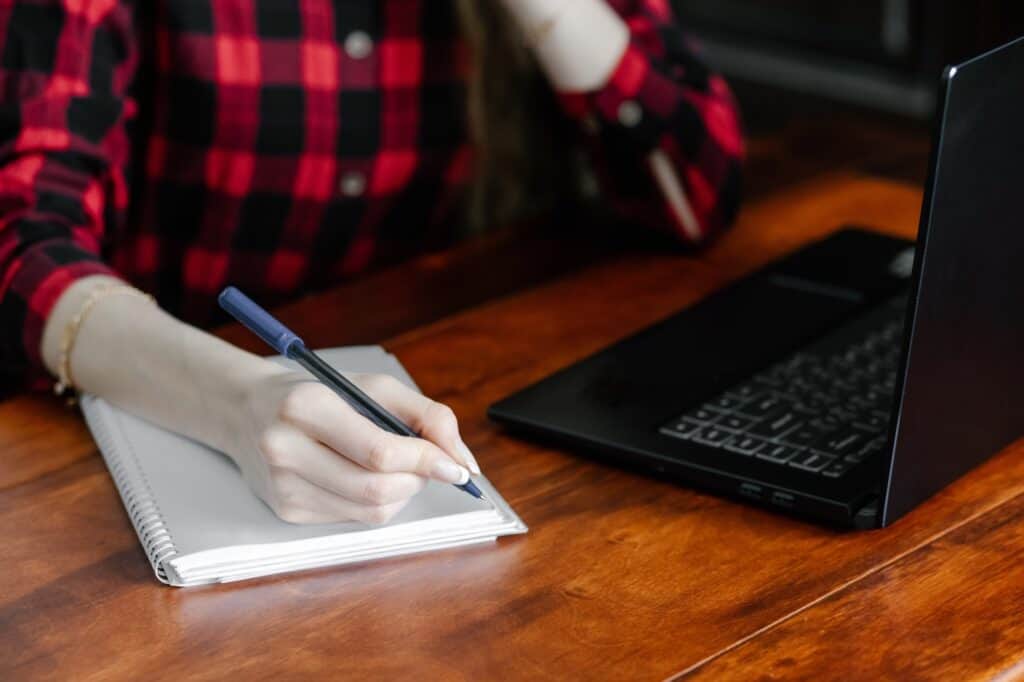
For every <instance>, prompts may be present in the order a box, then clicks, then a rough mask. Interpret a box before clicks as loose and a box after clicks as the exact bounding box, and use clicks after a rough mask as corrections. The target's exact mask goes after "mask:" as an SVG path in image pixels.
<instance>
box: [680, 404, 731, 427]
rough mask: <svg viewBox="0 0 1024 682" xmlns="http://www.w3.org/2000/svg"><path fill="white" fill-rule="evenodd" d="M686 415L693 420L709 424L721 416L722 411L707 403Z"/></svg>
mask: <svg viewBox="0 0 1024 682" xmlns="http://www.w3.org/2000/svg"><path fill="white" fill-rule="evenodd" d="M684 416H685V417H686V418H687V419H692V420H693V421H697V422H701V423H703V424H709V423H711V422H713V421H716V420H717V419H718V418H719V417H721V416H722V413H721V412H719V411H718V410H715V409H711V408H709V407H708V406H707V405H702V406H701V407H698V408H697V409H695V410H691V411H690V412H687V413H686V414H685V415H684Z"/></svg>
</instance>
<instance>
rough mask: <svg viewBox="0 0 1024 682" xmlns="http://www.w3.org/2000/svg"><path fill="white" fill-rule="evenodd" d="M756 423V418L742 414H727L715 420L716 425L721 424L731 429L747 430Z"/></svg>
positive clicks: (724, 427)
mask: <svg viewBox="0 0 1024 682" xmlns="http://www.w3.org/2000/svg"><path fill="white" fill-rule="evenodd" d="M754 423H755V422H754V420H753V419H751V418H750V417H744V416H743V415H740V414H727V415H725V416H724V417H722V418H721V419H719V420H718V421H717V422H715V426H720V427H721V428H723V429H729V430H730V431H746V430H747V429H748V428H749V427H750V425H751V424H754Z"/></svg>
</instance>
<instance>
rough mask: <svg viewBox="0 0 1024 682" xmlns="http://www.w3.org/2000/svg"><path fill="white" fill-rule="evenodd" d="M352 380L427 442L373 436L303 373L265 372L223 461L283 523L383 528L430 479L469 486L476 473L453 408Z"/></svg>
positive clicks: (378, 381) (382, 384) (385, 382)
mask: <svg viewBox="0 0 1024 682" xmlns="http://www.w3.org/2000/svg"><path fill="white" fill-rule="evenodd" d="M349 378H350V379H351V380H352V381H353V382H354V383H355V384H357V385H358V386H359V387H360V388H361V389H362V390H363V391H365V392H366V393H367V394H369V395H370V396H371V397H373V399H374V400H376V401H377V402H379V403H380V404H381V405H382V406H384V407H385V408H386V409H388V410H389V411H391V412H392V413H393V414H395V415H396V416H397V417H398V418H399V419H401V420H402V421H404V422H405V423H406V424H408V425H409V426H410V427H411V428H412V429H413V430H414V431H416V432H417V433H420V434H422V436H423V437H422V438H408V437H405V436H398V435H394V434H391V433H388V432H386V431H384V430H382V429H380V428H378V427H377V426H375V425H374V424H373V423H372V422H370V421H369V420H368V419H366V418H365V417H363V416H362V415H360V414H358V413H357V412H356V411H355V410H353V409H352V408H351V407H350V406H349V405H348V403H346V402H345V401H344V400H342V399H341V398H340V397H338V396H337V395H336V394H335V393H334V392H333V391H331V390H330V389H329V388H327V387H326V386H324V385H322V384H320V383H318V382H315V381H312V380H310V378H309V377H308V376H307V375H305V374H303V373H299V372H293V371H289V370H280V371H272V372H269V373H268V374H267V375H265V376H263V377H262V378H260V379H257V380H256V381H255V383H254V384H253V385H252V386H250V388H249V390H248V391H247V392H246V395H247V397H246V399H245V405H244V407H243V410H242V419H241V425H240V427H239V431H240V433H239V436H240V437H239V438H237V439H236V443H237V444H238V447H237V448H235V449H234V452H229V453H228V454H230V455H231V456H232V458H233V459H234V460H235V462H236V463H237V464H238V466H239V467H240V468H241V470H242V473H243V475H244V477H245V479H246V480H247V481H248V483H249V485H250V486H251V487H252V488H253V490H254V491H255V492H256V494H257V495H259V496H260V497H261V498H262V499H263V500H264V501H265V502H266V503H267V504H268V505H269V506H270V507H271V509H273V510H274V512H275V513H276V514H277V515H278V516H279V517H281V518H282V519H284V520H285V521H289V522H291V523H329V522H338V521H362V522H364V523H372V524H380V523H385V522H387V521H388V520H390V519H391V518H392V517H393V516H394V515H395V514H397V513H398V512H399V511H400V510H401V509H402V508H403V507H404V506H405V505H406V504H407V503H408V502H409V500H410V498H412V496H413V495H415V494H416V493H418V492H419V491H420V490H422V489H423V486H424V485H426V483H427V480H428V479H434V480H437V481H441V482H443V483H465V482H466V480H468V478H469V471H467V469H468V470H471V471H472V472H473V473H479V471H480V469H479V467H478V466H477V464H476V461H475V460H474V459H473V455H472V454H471V453H470V451H469V449H468V448H467V447H466V445H465V444H464V443H463V442H462V438H461V437H460V435H459V428H458V424H457V422H456V419H455V414H454V413H453V412H452V410H451V409H450V408H449V407H447V406H446V405H442V404H441V403H438V402H435V401H433V400H430V399H429V398H426V397H425V396H423V395H420V394H419V393H417V392H415V391H413V390H412V389H410V388H408V387H407V386H405V385H404V384H402V383H401V382H399V381H398V380H397V379H395V378H393V377H390V376H387V375H379V374H356V375H351V376H350V377H349Z"/></svg>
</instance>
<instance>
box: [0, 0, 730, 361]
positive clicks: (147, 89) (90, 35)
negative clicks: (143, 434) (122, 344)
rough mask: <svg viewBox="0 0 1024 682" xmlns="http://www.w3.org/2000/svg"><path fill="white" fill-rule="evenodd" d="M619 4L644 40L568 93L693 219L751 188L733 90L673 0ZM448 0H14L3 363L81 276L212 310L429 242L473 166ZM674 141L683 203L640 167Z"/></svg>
mask: <svg viewBox="0 0 1024 682" xmlns="http://www.w3.org/2000/svg"><path fill="white" fill-rule="evenodd" d="M494 1H497V0H494ZM609 3H610V4H611V5H612V6H613V7H614V8H615V9H616V11H618V12H619V13H620V14H621V15H622V16H623V17H624V18H625V19H626V21H627V22H628V25H629V28H630V31H631V32H632V43H631V45H630V47H629V49H628V51H627V53H626V55H625V56H624V57H623V59H622V61H621V63H620V64H619V66H618V67H617V68H616V70H615V72H614V73H613V75H612V77H611V80H610V81H609V83H608V85H607V86H606V87H605V88H603V89H602V90H600V91H598V92H593V93H588V94H586V95H565V96H563V97H562V98H561V100H562V101H563V102H564V105H565V106H564V110H565V114H566V116H568V117H570V118H578V119H580V120H581V121H582V120H586V121H587V122H588V123H589V125H585V126H581V129H586V130H588V131H590V132H589V134H581V140H582V139H586V140H587V142H586V144H587V145H589V146H590V147H591V148H592V150H593V152H595V156H596V157H599V159H597V160H596V161H595V163H596V164H597V166H598V169H597V170H598V176H599V177H600V178H602V179H603V180H604V183H603V186H602V190H603V194H604V196H605V197H606V198H607V199H608V200H609V201H610V203H612V204H614V205H616V206H618V207H619V208H620V209H621V210H622V211H623V213H624V214H625V215H626V216H627V217H630V218H632V219H634V221H635V222H638V223H646V224H654V225H656V226H659V227H661V228H665V229H671V230H675V231H676V232H678V233H679V234H680V236H681V237H683V238H685V239H688V240H691V241H696V240H700V239H701V238H703V237H704V236H706V235H707V234H709V233H710V232H712V231H714V230H716V229H718V228H720V227H722V226H723V225H725V224H726V223H728V221H729V220H730V219H731V217H732V215H733V213H734V211H735V208H736V204H737V201H738V186H739V159H740V157H741V155H742V142H741V136H740V131H739V123H738V115H737V113H736V109H735V106H734V103H733V100H732V97H731V95H730V93H729V91H728V89H727V87H726V85H725V83H724V82H723V81H722V80H721V78H719V77H718V76H716V75H714V74H711V73H709V72H708V70H707V69H706V68H705V67H704V66H703V65H702V64H701V62H700V61H699V60H698V59H697V58H696V57H695V55H694V54H693V53H692V52H691V50H690V48H689V47H688V45H687V42H686V41H685V40H684V38H683V36H682V34H681V32H680V31H679V29H678V28H677V27H676V26H675V25H674V23H673V21H672V17H671V13H670V10H669V7H668V2H667V0H609ZM451 5H452V3H451V0H429V2H428V0H346V1H345V2H331V1H330V0H301V1H295V2H261V1H258V0H216V2H214V1H213V0H208V1H203V0H164V1H163V2H151V0H146V2H139V3H133V2H127V1H124V0H120V1H119V0H19V1H17V2H14V1H13V0H0V371H2V372H3V373H10V372H16V373H18V374H23V373H24V372H25V371H26V370H30V369H35V370H38V369H39V368H40V358H39V345H40V337H41V332H42V328H43V324H44V321H45V319H46V317H47V315H48V314H49V312H50V309H51V307H52V306H53V304H54V303H55V301H56V300H57V298H58V297H59V296H60V294H61V293H62V292H63V291H64V289H65V288H66V287H67V286H68V285H69V284H70V283H71V282H72V281H74V280H75V279H76V278H79V277H82V276H85V275H90V274H94V273H115V274H117V275H118V276H120V277H122V278H125V279H127V280H128V281H130V282H132V283H134V284H135V285H137V286H139V287H141V288H142V289H144V290H147V291H150V292H152V293H154V294H155V295H156V296H157V298H158V300H159V301H160V303H161V305H163V306H164V307H165V308H166V309H168V310H169V311H171V312H173V313H175V314H177V315H179V316H180V317H182V318H183V319H185V320H188V321H190V322H194V323H197V324H204V323H207V322H209V321H210V320H211V317H212V315H213V313H214V309H215V296H216V294H217V292H218V291H220V289H221V288H222V287H223V286H224V285H225V284H226V283H228V282H230V283H233V284H237V285H238V286H240V287H242V288H243V289H245V290H247V291H248V292H249V293H251V294H253V295H255V296H256V297H257V298H258V299H260V300H261V301H267V302H270V303H274V302H275V301H279V300H282V299H283V298H286V297H287V296H289V295H294V294H295V293H296V292H298V291H301V290H303V289H305V288H310V287H318V286H323V285H325V284H328V283H330V282H333V281H337V280H339V279H341V278H344V277H346V276H349V275H352V274H353V273H357V272H359V271H360V270H362V269H363V268H365V267H366V266H367V265H368V264H370V263H371V262H375V261H380V260H381V259H390V258H394V257H395V256H396V255H397V254H399V253H406V252H411V251H412V250H414V249H415V248H417V246H418V245H420V244H421V243H422V239H423V235H424V234H426V233H428V232H430V230H431V228H432V227H433V226H438V225H442V224H444V223H445V222H446V221H450V220H451V216H450V213H451V211H452V209H453V207H454V205H455V204H456V203H457V197H458V196H459V190H460V189H461V188H463V187H464V185H465V183H466V180H467V177H468V175H469V173H470V172H471V158H472V154H471V149H470V147H469V145H468V142H467V132H466V125H465V115H464V101H463V100H464V96H465V92H464V78H463V75H464V73H465V71H466V69H465V62H466V59H465V55H464V52H465V50H464V49H463V47H462V43H461V41H460V40H459V39H458V34H457V23H456V20H455V17H454V10H453V7H452V6H451ZM595 124H596V125H595ZM659 149H660V150H661V151H662V152H663V154H662V157H663V160H665V159H667V160H668V162H669V164H668V165H669V169H670V173H674V175H675V177H676V178H678V180H679V186H680V187H682V188H684V193H685V197H686V199H687V202H688V208H687V211H686V212H685V213H686V215H683V216H682V218H687V217H688V218H689V220H683V219H682V218H681V214H680V211H679V207H678V201H677V202H676V204H675V206H673V205H672V203H671V202H667V201H665V200H663V198H662V193H661V192H660V191H659V189H658V188H657V183H655V182H654V181H653V179H652V180H651V181H648V182H642V183H637V182H636V178H637V177H638V176H639V177H643V176H647V177H650V172H651V170H650V165H649V157H650V155H651V152H652V151H654V150H659ZM662 165H664V164H662ZM662 171H664V168H662ZM677 196H678V193H677ZM695 226H696V231H695V229H694V228H695Z"/></svg>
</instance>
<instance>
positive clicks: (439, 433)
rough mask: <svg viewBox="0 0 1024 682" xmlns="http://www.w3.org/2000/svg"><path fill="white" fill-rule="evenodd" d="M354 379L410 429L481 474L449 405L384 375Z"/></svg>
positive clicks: (370, 375) (475, 472)
mask: <svg viewBox="0 0 1024 682" xmlns="http://www.w3.org/2000/svg"><path fill="white" fill-rule="evenodd" d="M353 381H355V383H357V384H358V385H359V387H360V388H362V389H363V390H364V391H366V392H367V393H368V394H370V396H371V397H372V398H373V399H374V400H376V401H377V402H379V403H380V404H381V405H383V406H384V407H385V408H386V409H387V410H389V411H391V412H392V413H393V414H394V415H395V416H396V417H398V418H399V419H401V420H402V421H404V422H405V423H406V424H408V425H409V426H410V427H411V428H412V430H413V431H415V432H416V433H418V434H420V435H421V436H422V437H424V438H426V439H428V440H430V441H432V442H434V443H436V444H437V445H438V446H440V447H441V448H442V449H443V450H444V451H445V452H447V453H448V454H449V455H450V456H451V457H452V458H453V459H455V461H457V462H458V463H459V464H461V465H463V466H464V467H466V468H467V469H469V470H470V471H472V472H473V473H474V474H479V473H480V465H479V464H477V462H476V458H475V457H474V456H473V453H472V452H471V451H470V449H469V448H468V447H466V444H465V442H463V440H462V436H461V435H460V434H459V423H458V420H457V419H456V418H455V413H454V412H453V411H452V409H451V408H450V407H448V406H447V405H444V404H442V403H439V402H437V401H436V400H431V399H430V398H428V397H426V396H425V395H423V394H422V393H418V392H416V391H414V390H412V389H411V388H409V387H408V386H406V385H405V384H403V383H402V382H401V381H399V380H398V379H395V378H394V377H392V376H388V375H386V374H361V375H356V376H355V377H353Z"/></svg>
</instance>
